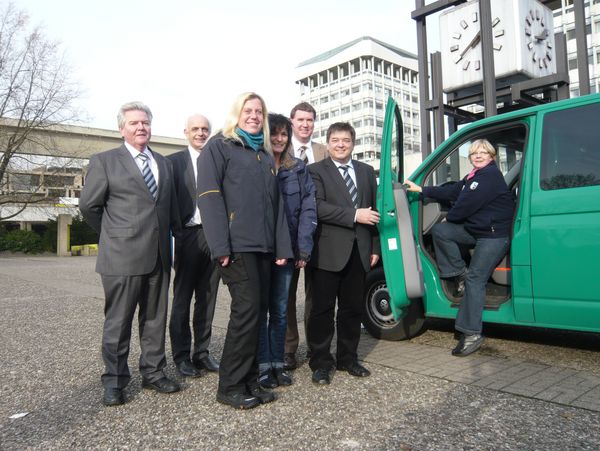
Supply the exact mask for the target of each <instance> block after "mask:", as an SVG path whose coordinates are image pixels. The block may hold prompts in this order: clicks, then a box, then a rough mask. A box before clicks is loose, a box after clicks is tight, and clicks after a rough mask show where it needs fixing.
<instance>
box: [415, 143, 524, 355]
mask: <svg viewBox="0 0 600 451" xmlns="http://www.w3.org/2000/svg"><path fill="white" fill-rule="evenodd" d="M495 159H496V150H495V149H494V147H493V146H492V145H491V144H490V142H489V141H487V140H485V139H478V140H476V141H474V142H473V143H472V144H471V148H470V149H469V161H470V162H471V164H472V165H473V170H472V171H471V172H469V174H468V175H467V176H466V177H465V178H464V179H462V180H461V181H459V182H457V183H455V184H451V185H446V186H431V187H429V186H425V187H420V186H418V185H416V184H415V183H413V182H411V181H409V180H407V181H405V183H406V185H407V189H408V191H414V192H418V193H421V197H424V198H425V197H427V198H432V199H434V200H437V201H453V202H454V205H453V207H452V208H451V209H450V211H448V215H447V216H446V222H441V223H439V224H436V225H435V226H434V227H433V229H432V232H431V233H432V236H433V246H434V248H435V255H436V259H437V263H438V267H439V270H440V277H442V278H450V279H454V281H455V289H454V293H453V295H454V296H455V297H462V296H464V298H463V300H462V302H461V303H460V306H459V309H458V314H457V315H456V322H455V325H454V327H455V329H456V330H457V331H458V332H459V333H460V340H459V342H458V345H457V346H456V347H455V348H454V349H453V350H452V355H455V356H466V355H469V354H472V353H473V352H475V351H477V350H478V349H479V348H480V347H481V344H482V343H483V335H482V333H481V332H482V319H481V317H482V314H483V307H484V305H485V293H486V284H487V281H488V279H489V278H490V276H491V275H492V272H493V271H494V268H495V267H496V265H497V264H498V262H499V261H500V259H502V257H503V256H504V255H506V253H507V252H508V247H509V236H510V227H511V224H512V218H513V214H514V208H515V202H514V197H513V195H512V193H511V192H510V190H509V189H508V187H507V186H506V182H505V181H504V176H503V175H502V173H501V172H500V170H499V169H498V166H496V162H495ZM463 246H464V247H468V248H474V251H473V255H472V257H471V263H470V265H469V267H468V268H467V265H466V263H465V261H464V259H463V257H462V253H461V247H463Z"/></svg>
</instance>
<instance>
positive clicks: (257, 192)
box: [198, 134, 294, 258]
mask: <svg viewBox="0 0 600 451" xmlns="http://www.w3.org/2000/svg"><path fill="white" fill-rule="evenodd" d="M198 193H199V194H198V207H199V208H200V214H201V215H202V224H203V227H204V233H205V235H206V241H207V242H208V246H209V248H210V251H211V253H212V256H213V258H218V257H221V256H225V255H232V254H233V253H234V252H262V253H273V254H274V257H275V258H293V257H294V254H293V253H292V247H291V243H290V234H289V232H288V227H287V222H286V219H285V212H284V209H283V200H282V197H281V196H280V195H279V185H278V183H277V177H276V175H275V162H274V160H273V157H272V156H271V155H269V154H268V153H267V152H266V151H265V150H264V149H263V148H260V149H259V150H258V151H254V150H252V148H251V147H249V146H247V145H245V144H243V143H242V142H239V141H235V140H232V139H227V138H225V137H224V136H223V135H222V134H218V135H216V136H214V137H212V138H211V139H210V140H209V141H208V143H207V144H206V146H205V147H204V148H203V149H202V152H201V154H200V158H199V159H198Z"/></svg>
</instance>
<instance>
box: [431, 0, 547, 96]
mask: <svg viewBox="0 0 600 451" xmlns="http://www.w3.org/2000/svg"><path fill="white" fill-rule="evenodd" d="M490 3H491V11H492V23H491V26H492V37H493V54H494V67H495V75H496V80H497V81H498V82H499V84H500V85H508V84H511V83H514V82H518V81H522V80H525V79H530V78H539V77H543V76H545V75H551V74H554V73H556V58H555V50H554V29H553V17H552V11H551V10H550V9H548V8H547V7H546V6H544V5H542V4H541V3H540V2H538V1H536V0H494V1H492V2H490ZM440 38H441V54H442V67H443V88H444V91H446V92H453V91H457V90H459V89H463V88H467V87H470V86H474V85H478V84H481V83H482V81H483V70H482V69H483V66H482V62H481V19H480V17H479V1H478V0H472V1H469V2H467V3H464V4H462V5H459V6H456V7H454V8H452V9H450V10H448V11H447V12H445V13H443V14H441V15H440Z"/></svg>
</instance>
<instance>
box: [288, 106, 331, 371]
mask: <svg viewBox="0 0 600 451" xmlns="http://www.w3.org/2000/svg"><path fill="white" fill-rule="evenodd" d="M316 119H317V112H316V111H315V109H314V108H313V106H312V105H311V104H310V103H308V102H301V103H299V104H298V105H296V106H295V107H294V108H292V111H291V112H290V120H291V122H292V147H293V151H294V156H295V157H296V158H300V159H301V160H302V161H304V163H305V164H307V165H309V164H312V163H316V162H318V161H321V160H323V159H325V158H327V157H328V153H327V146H324V145H323V144H319V143H318V142H315V141H311V138H312V134H313V131H314V129H315V120H316ZM309 272H310V268H308V267H306V268H305V269H304V294H305V296H304V326H305V330H306V323H307V320H308V313H309V312H310V306H311V304H312V288H311V285H310V277H309V276H308V273H309ZM299 277H300V269H298V268H297V269H295V270H294V274H293V275H292V281H291V282H290V294H289V298H288V310H287V329H286V332H285V350H284V352H285V353H284V355H283V362H284V368H285V369H286V370H293V369H295V368H296V367H297V366H298V362H297V361H296V351H297V350H298V343H299V342H300V336H299V335H298V319H297V315H296V290H297V288H298V279H299ZM309 356H310V350H309V351H308V353H307V357H309Z"/></svg>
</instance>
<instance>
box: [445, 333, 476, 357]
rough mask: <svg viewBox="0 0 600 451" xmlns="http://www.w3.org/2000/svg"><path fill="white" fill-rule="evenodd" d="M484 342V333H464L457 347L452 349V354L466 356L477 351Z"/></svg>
mask: <svg viewBox="0 0 600 451" xmlns="http://www.w3.org/2000/svg"><path fill="white" fill-rule="evenodd" d="M482 343H483V335H481V334H474V335H467V334H464V335H463V336H462V337H461V339H460V340H459V342H458V344H457V345H456V347H455V348H454V349H453V350H452V355H455V356H457V357H465V356H467V355H469V354H473V353H474V352H475V351H477V350H478V349H479V348H480V347H481V344H482Z"/></svg>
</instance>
